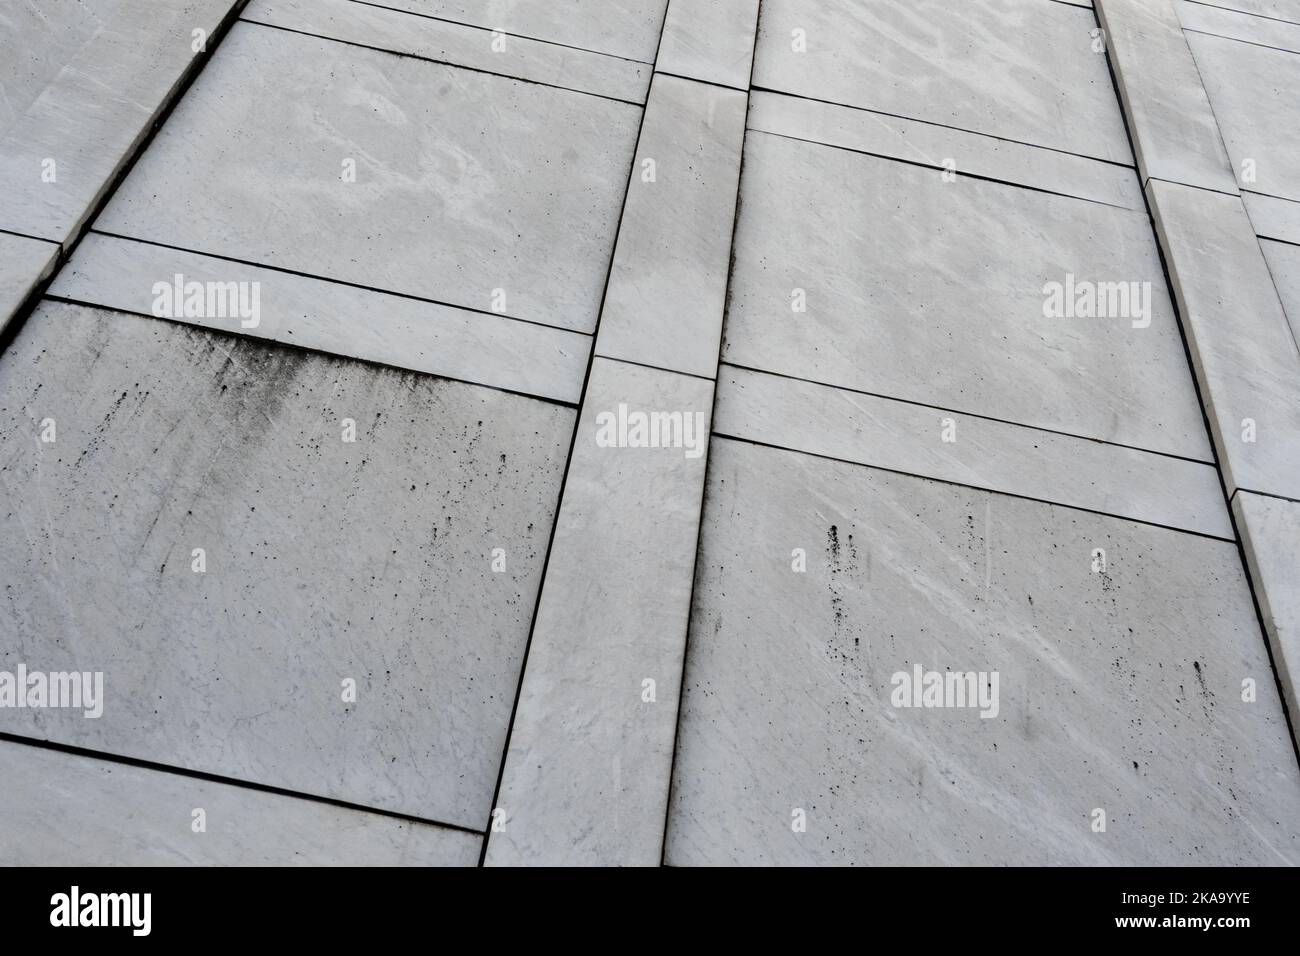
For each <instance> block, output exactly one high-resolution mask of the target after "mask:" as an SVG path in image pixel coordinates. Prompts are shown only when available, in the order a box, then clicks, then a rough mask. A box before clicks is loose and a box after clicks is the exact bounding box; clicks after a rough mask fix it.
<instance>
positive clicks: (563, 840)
mask: <svg viewBox="0 0 1300 956" xmlns="http://www.w3.org/2000/svg"><path fill="white" fill-rule="evenodd" d="M712 397H713V383H712V382H709V381H704V380H702V379H697V378H690V377H687V376H683V375H677V374H674V373H670V372H662V371H659V370H657V369H647V368H641V367H638V366H633V365H627V364H626V363H622V362H612V361H608V360H605V359H596V360H595V362H594V363H593V366H592V373H591V381H590V384H589V385H588V389H587V396H586V398H585V400H584V402H583V411H582V417H581V420H580V422H579V425H578V433H577V438H576V441H575V444H574V449H573V456H572V459H571V461H570V464H569V472H568V479H567V481H566V483H565V489H564V501H563V504H562V505H561V506H560V516H559V519H558V524H557V525H556V529H555V540H554V542H553V544H552V546H551V557H550V561H549V563H548V566H547V571H546V581H545V584H544V586H543V589H542V599H541V604H540V606H539V607H538V611H537V622H536V626H535V628H534V631H533V639H532V643H531V645H530V647H529V652H528V663H527V666H526V668H525V671H524V680H523V686H522V688H521V691H520V695H519V705H518V708H517V710H516V713H515V721H514V726H513V729H512V731H511V736H510V747H509V754H508V755H507V757H506V764H505V770H504V772H503V776H502V780H501V789H500V793H499V796H498V799H497V810H498V812H499V813H500V814H503V816H502V817H501V818H500V820H501V822H502V823H503V828H502V829H500V831H499V832H498V831H497V830H496V829H494V830H493V832H492V833H491V834H490V835H489V838H488V849H487V857H486V862H487V863H488V864H489V865H497V866H501V865H606V866H607V865H641V866H650V865H658V863H659V858H660V852H661V849H662V846H663V827H664V816H665V809H666V806H667V800H668V778H669V774H670V772H671V764H672V753H673V738H674V734H675V729H676V726H677V696H678V691H679V689H680V686H681V668H682V656H683V653H684V645H685V641H686V625H687V616H688V610H689V606H690V595H691V582H692V578H693V570H694V566H695V545H696V536H697V533H698V530H699V518H700V506H701V505H700V498H701V493H702V491H703V487H704V470H705V458H706V456H705V454H704V452H705V450H706V449H705V445H706V444H707V435H708V426H707V422H708V417H709V412H710V407H711V404H712ZM622 405H625V406H626V407H627V412H628V414H629V415H631V414H636V413H649V412H663V413H672V412H683V413H686V414H688V415H691V416H694V415H696V414H698V415H699V417H700V418H701V419H703V427H704V431H703V433H700V432H698V431H697V432H696V435H697V437H698V438H699V439H700V440H701V441H702V442H704V444H702V445H701V446H700V447H699V452H700V454H698V456H696V457H691V456H690V453H689V451H688V449H687V448H685V447H659V448H646V447H609V446H608V445H604V444H602V443H601V438H600V426H601V424H602V418H601V416H602V415H603V414H609V415H613V416H617V415H618V414H619V408H620V406H622ZM629 421H631V420H630V419H629ZM647 682H651V683H647Z"/></svg>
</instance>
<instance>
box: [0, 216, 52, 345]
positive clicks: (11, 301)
mask: <svg viewBox="0 0 1300 956" xmlns="http://www.w3.org/2000/svg"><path fill="white" fill-rule="evenodd" d="M58 258H59V247H58V245H56V244H55V243H52V242H44V241H42V240H40V239H28V238H26V237H25V236H13V235H10V234H9V233H7V232H0V332H3V331H4V330H5V326H7V325H8V324H9V321H10V320H11V319H12V318H13V315H14V313H15V312H16V311H18V309H19V307H20V306H21V305H22V304H23V303H24V302H26V301H27V297H28V296H29V295H31V293H32V290H33V289H35V288H36V287H37V286H38V285H40V283H41V282H42V280H44V279H46V278H47V277H48V276H49V274H50V273H51V272H53V271H54V264H55V263H56V262H57V261H58Z"/></svg>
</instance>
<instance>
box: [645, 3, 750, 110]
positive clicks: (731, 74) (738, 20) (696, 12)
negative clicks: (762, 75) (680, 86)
mask: <svg viewBox="0 0 1300 956" xmlns="http://www.w3.org/2000/svg"><path fill="white" fill-rule="evenodd" d="M758 2H759V0H671V2H670V3H669V4H668V16H667V19H666V20H665V21H664V33H663V39H662V40H660V42H659V56H658V57H657V58H656V59H655V69H658V70H663V71H665V72H668V73H675V74H677V75H678V76H689V77H691V78H693V79H696V80H704V81H705V82H706V83H720V84H722V85H723V86H731V87H734V88H736V89H740V90H748V89H749V74H750V68H751V67H752V66H753V62H754V34H755V31H756V30H757V29H758Z"/></svg>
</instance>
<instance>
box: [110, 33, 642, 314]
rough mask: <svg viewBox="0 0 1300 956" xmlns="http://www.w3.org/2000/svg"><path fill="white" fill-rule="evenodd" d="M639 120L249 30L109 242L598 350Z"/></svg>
mask: <svg viewBox="0 0 1300 956" xmlns="http://www.w3.org/2000/svg"><path fill="white" fill-rule="evenodd" d="M249 77H256V78H257V82H255V83H250V82H249ZM270 90H274V91H275V95H274V96H270V95H267V92H266V91H270ZM640 118H641V111H640V109H639V108H638V107H635V106H631V105H628V104H625V103H617V102H614V101H612V100H605V99H599V98H596V97H591V96H587V95H584V94H582V93H573V92H569V91H565V90H557V89H552V88H548V87H543V86H538V85H536V84H533V83H523V82H520V81H518V80H511V79H506V78H504V77H499V76H492V75H489V74H485V73H477V72H474V71H471V70H463V69H458V68H455V67H450V66H443V65H441V64H436V63H429V62H423V61H420V60H414V59H410V58H407V57H399V56H394V55H392V54H390V53H384V52H379V51H374V50H366V49H361V48H359V47H353V46H348V45H346V44H342V43H337V42H334V41H331V40H321V39H317V38H314V37H308V36H303V35H300V34H294V33H287V32H285V31H283V30H275V29H271V28H268V27H264V26H258V25H256V24H250V23H238V24H236V25H235V27H234V28H233V29H232V30H231V32H230V35H229V36H228V37H227V38H226V40H225V41H224V42H223V43H222V46H221V50H220V52H219V53H218V55H217V56H216V57H214V59H213V62H212V63H211V64H210V65H209V67H208V69H207V70H205V71H204V73H203V75H202V77H200V79H199V81H198V82H197V83H196V84H195V85H194V87H193V88H192V89H191V90H190V92H189V94H188V95H187V96H186V97H185V99H184V101H183V102H182V103H181V104H179V106H178V107H177V109H176V111H175V113H174V114H173V115H172V117H171V118H170V120H169V121H168V123H167V125H166V126H165V127H164V129H163V130H162V131H161V132H160V134H159V136H158V138H157V139H155V140H154V142H153V143H152V144H151V146H150V148H149V150H148V152H147V153H146V154H145V155H144V156H143V157H142V158H141V160H140V162H139V163H138V165H137V166H136V167H135V169H134V170H133V171H132V173H131V175H130V176H129V177H128V178H127V180H126V181H125V182H124V183H123V184H122V186H121V187H120V188H119V189H118V191H117V193H116V194H115V195H114V197H113V200H112V202H111V203H110V204H109V206H108V207H107V208H106V209H105V211H104V214H103V216H102V217H101V218H100V220H99V221H98V225H99V227H100V228H102V229H104V230H106V231H109V232H115V233H119V234H122V235H127V236H133V237H136V238H140V239H151V240H154V241H158V242H165V243H167V244H170V245H175V246H181V247H183V248H187V249H194V250H197V251H200V252H207V253H216V254H219V255H226V256H230V257H232V258H237V259H245V260H250V261H253V262H256V263H258V264H262V265H273V266H279V267H283V268H289V269H293V270H295V271H300V272H305V273H308V274H312V275H321V276H324V277H327V278H336V279H343V280H345V281H350V282H356V283H360V284H362V285H368V286H373V287H376V288H380V289H384V290H387V291H391V292H400V293H408V294H412V295H419V296H422V297H425V298H429V299H435V300H437V301H440V302H445V303H448V304H451V305H457V306H467V307H469V308H474V309H483V310H488V309H492V308H493V306H494V305H495V306H500V307H501V308H500V311H502V312H503V313H504V314H506V315H510V316H513V317H515V318H522V319H528V320H534V321H538V322H541V323H544V324H547V325H553V326H557V327H560V328H567V329H571V330H574V331H579V332H590V331H591V330H592V328H593V327H594V325H595V320H596V311H597V309H598V307H599V302H600V296H601V293H602V292H603V290H604V285H605V277H606V275H607V273H608V269H609V261H610V256H611V255H612V253H613V246H614V235H615V231H616V227H617V224H618V216H619V212H620V210H621V208H622V203H623V195H624V192H625V190H626V188H627V177H628V169H629V165H630V163H631V159H632V150H633V148H634V144H635V141H636V133H637V128H638V126H639V124H640ZM349 161H350V162H352V163H354V164H355V181H347V180H346V176H347V175H348V174H349V170H350V167H348V166H347V165H346V164H347V163H348V162H349Z"/></svg>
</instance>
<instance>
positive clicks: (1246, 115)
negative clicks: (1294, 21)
mask: <svg viewBox="0 0 1300 956" xmlns="http://www.w3.org/2000/svg"><path fill="white" fill-rule="evenodd" d="M1187 42H1188V43H1189V44H1190V45H1191V48H1192V52H1193V53H1194V54H1195V55H1196V65H1197V67H1198V68H1199V69H1200V73H1201V79H1202V80H1203V81H1204V83H1205V90H1206V92H1207V93H1208V94H1209V96H1210V103H1211V104H1212V105H1213V106H1214V115H1215V117H1216V118H1217V119H1218V121H1219V129H1220V130H1221V131H1222V133H1223V141H1224V142H1225V143H1226V144H1227V147H1228V154H1229V155H1230V156H1231V157H1232V166H1233V169H1234V170H1235V171H1236V174H1237V181H1238V182H1239V183H1240V184H1241V186H1242V187H1243V188H1245V189H1253V190H1254V191H1256V192H1261V193H1268V194H1269V195H1272V196H1280V197H1282V198H1284V199H1293V200H1300V105H1297V102H1296V99H1297V90H1300V56H1298V55H1296V54H1294V53H1287V52H1285V51H1283V50H1273V49H1269V48H1267V47H1262V46H1255V45H1253V44H1250V43H1242V42H1240V41H1238V40H1226V39H1224V38H1223V37H1217V36H1208V35H1206V34H1204V33H1188V34H1187ZM1248 161H1249V162H1248ZM1248 168H1253V170H1254V173H1253V178H1249V177H1248V175H1247V173H1248Z"/></svg>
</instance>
